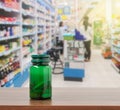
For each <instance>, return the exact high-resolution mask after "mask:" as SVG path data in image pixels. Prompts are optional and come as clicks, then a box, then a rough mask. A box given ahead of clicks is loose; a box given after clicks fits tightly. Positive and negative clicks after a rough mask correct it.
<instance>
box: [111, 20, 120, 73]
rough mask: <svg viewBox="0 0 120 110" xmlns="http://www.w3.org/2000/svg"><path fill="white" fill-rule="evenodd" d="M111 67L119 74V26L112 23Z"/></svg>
mask: <svg viewBox="0 0 120 110" xmlns="http://www.w3.org/2000/svg"><path fill="white" fill-rule="evenodd" d="M116 20H117V21H118V20H119V19H115V22H116ZM111 32H112V38H111V41H112V42H111V45H112V46H111V47H112V66H113V67H114V68H115V70H117V71H118V72H119V73H120V38H119V36H120V24H115V23H113V26H112V31H111Z"/></svg>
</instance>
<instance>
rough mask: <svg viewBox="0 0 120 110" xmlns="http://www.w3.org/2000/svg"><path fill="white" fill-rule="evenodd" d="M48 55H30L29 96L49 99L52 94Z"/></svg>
mask: <svg viewBox="0 0 120 110" xmlns="http://www.w3.org/2000/svg"><path fill="white" fill-rule="evenodd" d="M49 62H50V58H49V55H32V66H31V67H30V98H31V99H37V100H44V99H50V98H51V96H52V87H51V67H50V66H49Z"/></svg>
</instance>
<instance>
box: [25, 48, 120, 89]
mask: <svg viewBox="0 0 120 110" xmlns="http://www.w3.org/2000/svg"><path fill="white" fill-rule="evenodd" d="M28 86H29V82H28V81H27V82H26V83H25V84H24V86H23V87H28ZM52 86H53V87H89V88H91V87H92V88H118V87H120V74H119V73H118V72H117V71H116V70H115V69H114V68H113V67H112V65H111V60H108V59H107V60H105V59H104V58H103V57H102V55H101V51H100V50H93V51H92V58H91V61H90V62H86V63H85V78H84V79H83V82H76V81H64V78H63V74H59V75H52Z"/></svg>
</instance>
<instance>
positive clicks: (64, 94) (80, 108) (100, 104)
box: [0, 88, 120, 110]
mask: <svg viewBox="0 0 120 110" xmlns="http://www.w3.org/2000/svg"><path fill="white" fill-rule="evenodd" d="M52 91H53V92H52V99H51V100H44V101H40V100H30V99H29V89H28V88H0V110H66V109H69V110H89V109H92V110H120V89H119V88H118V89H114V88H112V89H110V88H109V89H95V88H53V90H52Z"/></svg>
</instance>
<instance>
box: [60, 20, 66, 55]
mask: <svg viewBox="0 0 120 110" xmlns="http://www.w3.org/2000/svg"><path fill="white" fill-rule="evenodd" d="M64 33H65V27H64V24H63V22H62V21H61V22H60V23H59V37H58V42H59V45H60V47H62V49H61V50H60V53H61V54H63V46H64V42H63V41H64V38H63V37H64V36H63V35H64Z"/></svg>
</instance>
